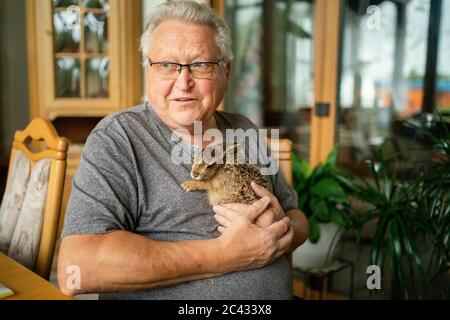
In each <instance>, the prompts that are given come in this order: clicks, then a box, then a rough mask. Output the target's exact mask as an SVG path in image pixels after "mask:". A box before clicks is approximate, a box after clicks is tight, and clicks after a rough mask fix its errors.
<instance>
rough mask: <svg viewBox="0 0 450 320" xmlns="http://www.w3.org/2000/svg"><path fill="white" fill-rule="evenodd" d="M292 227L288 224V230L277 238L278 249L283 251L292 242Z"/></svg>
mask: <svg viewBox="0 0 450 320" xmlns="http://www.w3.org/2000/svg"><path fill="white" fill-rule="evenodd" d="M293 236H294V228H293V227H292V226H289V229H288V231H287V232H286V233H285V234H284V235H283V236H282V237H281V238H280V239H279V240H278V245H279V250H281V251H282V253H284V252H285V251H286V250H287V249H288V248H289V246H290V245H291V243H292V239H293Z"/></svg>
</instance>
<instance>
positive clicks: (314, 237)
mask: <svg viewBox="0 0 450 320" xmlns="http://www.w3.org/2000/svg"><path fill="white" fill-rule="evenodd" d="M319 238H320V228H319V222H318V221H317V219H316V218H315V217H314V216H313V217H311V218H310V219H309V241H311V242H312V243H317V241H319Z"/></svg>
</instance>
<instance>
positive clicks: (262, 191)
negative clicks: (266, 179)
mask: <svg viewBox="0 0 450 320" xmlns="http://www.w3.org/2000/svg"><path fill="white" fill-rule="evenodd" d="M250 185H251V187H252V189H253V191H255V193H256V195H258V196H259V197H269V198H270V201H271V202H272V201H273V200H274V198H275V196H274V195H273V194H272V193H271V192H270V191H269V190H267V189H266V188H264V187H263V186H260V185H259V184H257V183H256V182H255V181H252V182H251V184H250Z"/></svg>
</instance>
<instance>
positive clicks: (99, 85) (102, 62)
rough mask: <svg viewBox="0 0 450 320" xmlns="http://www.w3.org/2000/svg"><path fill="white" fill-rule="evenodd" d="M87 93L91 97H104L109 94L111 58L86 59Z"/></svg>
mask: <svg viewBox="0 0 450 320" xmlns="http://www.w3.org/2000/svg"><path fill="white" fill-rule="evenodd" d="M86 93H87V96H88V97H90V98H104V97H108V95H109V59H108V58H94V59H87V60H86Z"/></svg>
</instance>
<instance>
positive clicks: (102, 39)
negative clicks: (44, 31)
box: [52, 0, 110, 99]
mask: <svg viewBox="0 0 450 320" xmlns="http://www.w3.org/2000/svg"><path fill="white" fill-rule="evenodd" d="M52 13H53V34H54V61H55V96H56V98H93V99H96V98H108V97H109V92H110V89H109V83H110V82H109V77H110V68H109V65H110V55H109V54H110V51H109V42H108V24H109V22H108V20H109V15H110V5H109V1H108V0H53V3H52Z"/></svg>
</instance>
